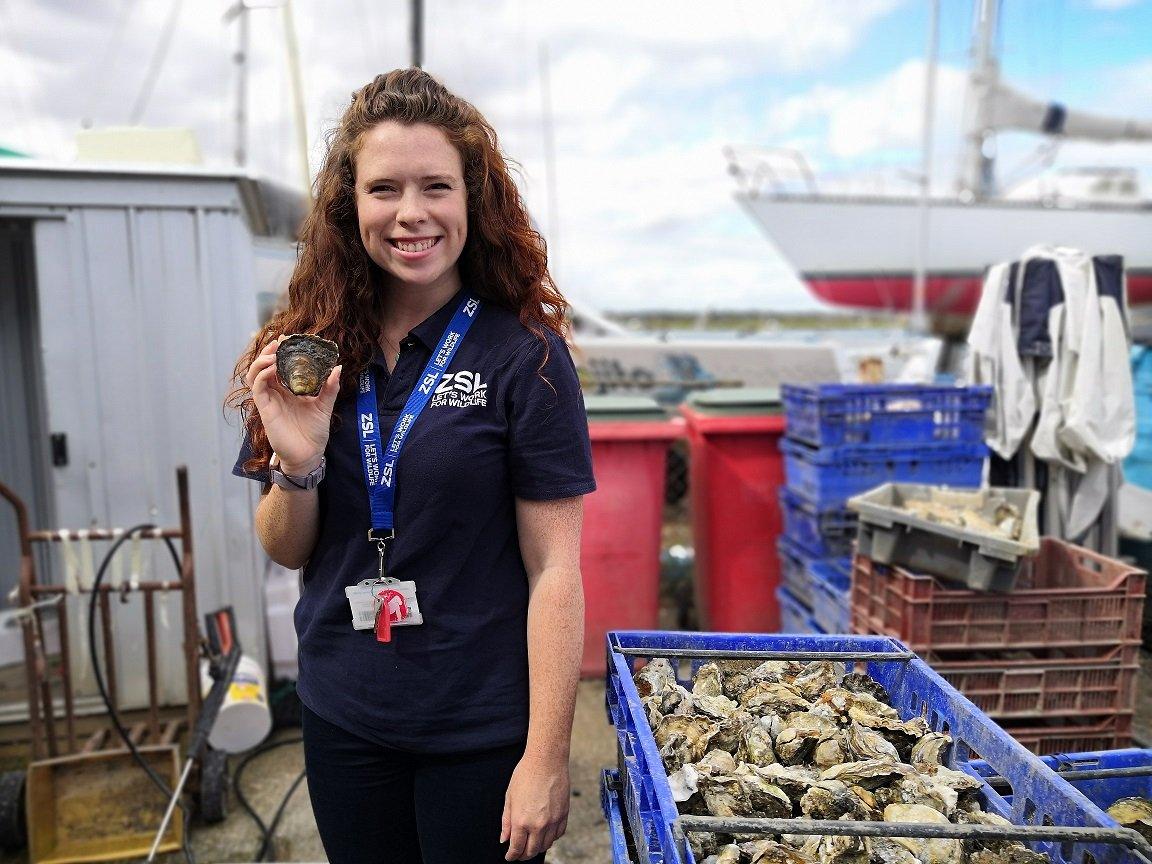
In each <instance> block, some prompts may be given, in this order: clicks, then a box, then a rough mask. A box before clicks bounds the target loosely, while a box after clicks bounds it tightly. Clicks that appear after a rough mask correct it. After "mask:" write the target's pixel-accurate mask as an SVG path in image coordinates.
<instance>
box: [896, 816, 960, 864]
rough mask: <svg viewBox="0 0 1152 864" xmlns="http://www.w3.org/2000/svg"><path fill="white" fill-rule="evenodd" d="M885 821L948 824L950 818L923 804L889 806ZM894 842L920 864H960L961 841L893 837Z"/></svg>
mask: <svg viewBox="0 0 1152 864" xmlns="http://www.w3.org/2000/svg"><path fill="white" fill-rule="evenodd" d="M884 821H885V822H939V823H941V824H948V817H947V816H945V815H944V814H943V813H941V812H940V811H938V810H933V809H932V808H931V807H925V806H924V805H923V804H889V805H888V806H887V807H885V808H884ZM892 840H893V842H895V843H897V844H899V845H900V846H903V847H904V848H905V849H907V850H908V851H909V852H911V853H912V854H913V855H915V856H916V858H917V859H918V860H919V861H920V864H960V860H961V854H960V852H961V848H960V841H959V840H943V839H928V838H924V837H893V838H892Z"/></svg>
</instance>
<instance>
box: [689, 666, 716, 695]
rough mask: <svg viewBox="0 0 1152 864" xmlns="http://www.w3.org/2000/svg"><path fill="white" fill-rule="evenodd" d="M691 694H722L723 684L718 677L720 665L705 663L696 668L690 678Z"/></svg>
mask: <svg viewBox="0 0 1152 864" xmlns="http://www.w3.org/2000/svg"><path fill="white" fill-rule="evenodd" d="M692 695H693V696H697V697H698V696H723V695H724V684H723V682H722V681H721V679H720V667H719V666H717V665H716V664H715V663H705V664H704V665H703V666H701V667H700V668H699V669H697V670H696V676H695V677H694V678H693V679H692Z"/></svg>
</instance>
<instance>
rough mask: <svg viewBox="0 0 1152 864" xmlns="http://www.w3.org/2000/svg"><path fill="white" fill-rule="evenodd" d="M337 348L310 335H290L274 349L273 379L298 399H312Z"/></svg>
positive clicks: (320, 386) (336, 354) (336, 357)
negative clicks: (306, 397)
mask: <svg viewBox="0 0 1152 864" xmlns="http://www.w3.org/2000/svg"><path fill="white" fill-rule="evenodd" d="M339 359H340V346H339V345H337V344H336V343H335V342H331V341H329V340H327V339H322V338H321V337H319V336H313V335H311V334H310V333H293V334H292V335H291V336H286V337H285V338H283V339H281V340H280V344H279V345H277V346H276V375H277V377H278V378H279V379H280V383H281V384H283V385H284V386H285V387H286V388H287V389H288V390H290V391H291V392H292V393H295V394H296V395H297V396H315V395H316V394H317V393H319V392H320V388H322V387H323V386H324V382H325V381H327V380H328V375H329V373H331V371H332V367H334V366H335V365H336V361H337V360H339Z"/></svg>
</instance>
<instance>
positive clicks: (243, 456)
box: [232, 434, 272, 483]
mask: <svg viewBox="0 0 1152 864" xmlns="http://www.w3.org/2000/svg"><path fill="white" fill-rule="evenodd" d="M251 458H252V442H251V441H249V440H248V435H247V434H245V435H244V441H243V442H242V443H241V444H240V455H238V456H237V457H236V464H235V465H233V466H232V473H233V474H235V475H236V476H237V477H247V478H248V479H249V480H257V481H259V482H261V483H271V482H272V480H271V478H270V477H269V476H268V471H267V469H265V470H263V471H245V470H244V463H245V462H247V461H248V460H249V459H251Z"/></svg>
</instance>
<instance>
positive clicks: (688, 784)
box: [668, 762, 700, 801]
mask: <svg viewBox="0 0 1152 864" xmlns="http://www.w3.org/2000/svg"><path fill="white" fill-rule="evenodd" d="M668 788H669V789H671V790H672V800H673V801H687V800H688V799H689V798H691V797H692V796H693V795H695V794H696V793H697V792H699V791H700V772H699V771H698V770H697V768H696V766H695V765H693V764H692V763H691V762H686V763H685V764H683V765H681V766H680V767H679V768H677V769H676V770H675V771H671V772H669V773H668Z"/></svg>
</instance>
